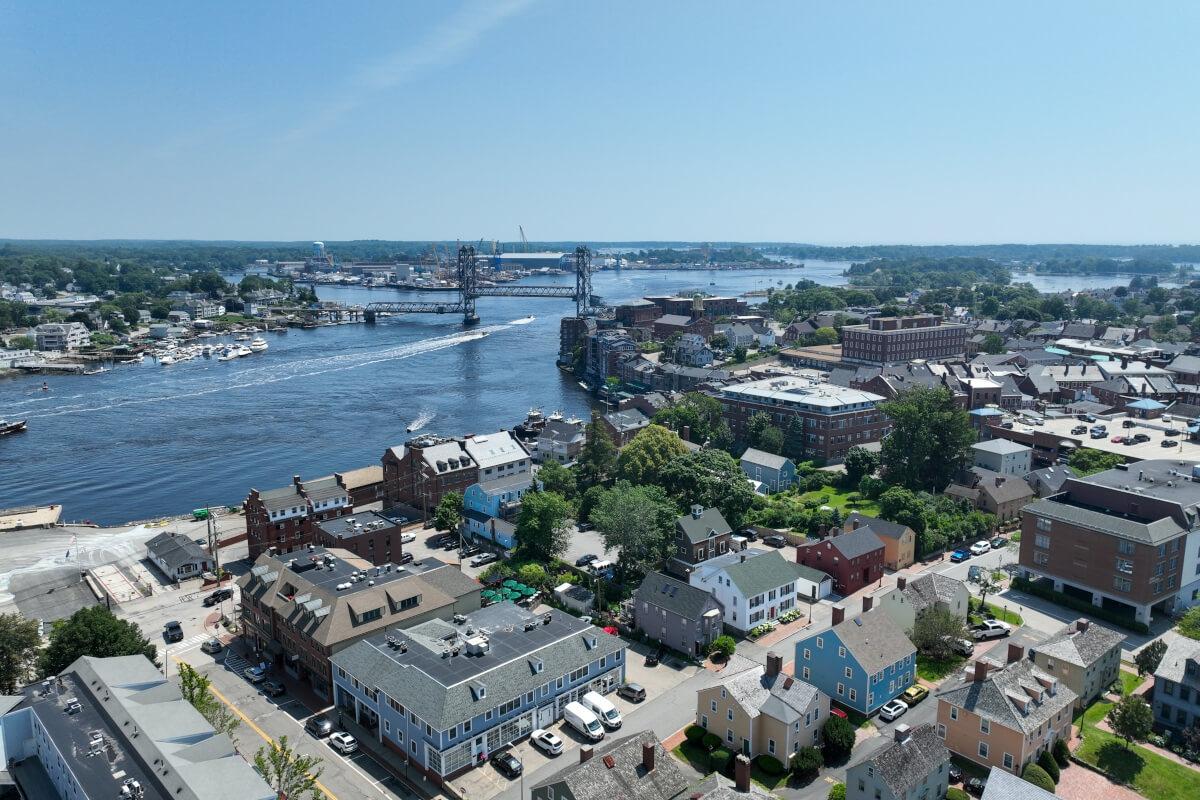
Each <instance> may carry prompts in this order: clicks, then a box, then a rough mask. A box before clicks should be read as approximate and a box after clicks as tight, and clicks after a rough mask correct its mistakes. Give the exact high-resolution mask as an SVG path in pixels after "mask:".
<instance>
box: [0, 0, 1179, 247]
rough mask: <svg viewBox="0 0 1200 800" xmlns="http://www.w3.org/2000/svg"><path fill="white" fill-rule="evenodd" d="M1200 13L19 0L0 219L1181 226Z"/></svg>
mask: <svg viewBox="0 0 1200 800" xmlns="http://www.w3.org/2000/svg"><path fill="white" fill-rule="evenodd" d="M1198 22H1200V4H1195V3H1167V2H1155V3H1103V2H1044V0H1043V1H1042V2H1005V3H990V4H984V3H964V2H961V0H960V1H959V2H945V3H939V2H928V3H926V2H913V3H908V2H905V3H885V2H877V3H855V2H830V3H810V2H800V0H795V1H794V2H786V3H753V4H747V3H712V4H709V3H703V2H686V3H685V2H664V3H646V2H621V1H620V0H605V1H604V2H587V3H583V2H566V0H559V1H554V2H550V1H548V0H492V1H490V2H468V3H463V4H458V5H456V4H453V3H449V2H447V3H440V2H438V3H434V2H428V3H420V4H418V3H409V2H351V3H298V2H253V3H244V2H238V3H234V2H227V3H223V2H213V3H189V4H183V3H158V4H153V3H144V2H141V3H132V2H121V1H120V0H109V1H108V2H103V3H97V2H61V3H53V4H51V3H15V2H11V1H10V0H0V102H2V106H0V107H2V108H3V115H4V122H3V123H2V124H0V181H2V182H3V190H2V191H0V236H4V237H29V238H47V237H55V238H119V237H137V238H196V239H218V238H220V239H261V240H265V239H301V240H302V239H329V240H338V239H351V238H381V239H428V238H451V239H453V238H462V239H464V240H471V239H479V238H485V239H491V238H499V239H513V238H515V237H516V231H517V225H518V224H521V225H524V226H525V230H526V232H527V233H528V235H529V236H530V238H531V239H567V240H570V239H586V240H592V241H596V240H617V239H625V240H631V239H661V240H666V239H688V240H743V241H751V240H754V241H761V240H785V241H804V242H819V243H831V244H842V243H872V242H918V243H925V242H964V243H971V242H1046V241H1054V242H1183V241H1193V242H1194V241H1197V240H1198V239H1200V236H1198V235H1197V233H1196V230H1197V228H1196V218H1197V217H1196V212H1195V207H1196V196H1197V193H1198V192H1200V159H1198V158H1197V156H1198V155H1200V144H1198V142H1200V124H1198V123H1200V103H1198V102H1197V101H1198V100H1200V98H1198V96H1197V95H1198V88H1197V87H1198V86H1200V82H1198V81H1197V79H1196V75H1197V63H1196V48H1195V42H1196V41H1197V34H1200V25H1198V24H1197V23H1198Z"/></svg>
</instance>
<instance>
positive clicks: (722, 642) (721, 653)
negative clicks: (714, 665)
mask: <svg viewBox="0 0 1200 800" xmlns="http://www.w3.org/2000/svg"><path fill="white" fill-rule="evenodd" d="M736 650H737V642H735V641H734V640H733V637H732V636H729V635H726V634H723V635H721V636H718V637H717V638H715V639H713V640H712V644H710V645H709V646H708V655H709V657H710V658H712V659H713V660H717V659H720V660H722V661H724V660H727V659H728V658H729V657H730V656H732V655H733V654H734V652H735V651H736Z"/></svg>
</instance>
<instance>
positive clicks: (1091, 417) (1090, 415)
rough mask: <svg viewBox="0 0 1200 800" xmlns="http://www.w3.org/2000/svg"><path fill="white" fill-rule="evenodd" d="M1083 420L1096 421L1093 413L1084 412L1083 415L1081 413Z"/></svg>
mask: <svg viewBox="0 0 1200 800" xmlns="http://www.w3.org/2000/svg"><path fill="white" fill-rule="evenodd" d="M1083 421H1084V422H1095V421H1096V415H1095V414H1084V415H1083Z"/></svg>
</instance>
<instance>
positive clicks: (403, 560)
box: [396, 553, 413, 564]
mask: <svg viewBox="0 0 1200 800" xmlns="http://www.w3.org/2000/svg"><path fill="white" fill-rule="evenodd" d="M412 560H413V554H412V553H401V554H400V557H399V558H397V559H396V563H397V564H407V563H408V562H410V561H412Z"/></svg>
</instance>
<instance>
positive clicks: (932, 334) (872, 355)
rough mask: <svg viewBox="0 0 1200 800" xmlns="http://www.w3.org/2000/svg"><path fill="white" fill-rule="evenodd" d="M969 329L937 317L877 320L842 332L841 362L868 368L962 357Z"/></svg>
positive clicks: (850, 326) (925, 316) (875, 318)
mask: <svg viewBox="0 0 1200 800" xmlns="http://www.w3.org/2000/svg"><path fill="white" fill-rule="evenodd" d="M966 349H967V326H966V325H963V324H961V323H957V322H943V321H942V318H941V316H939V315H937V314H918V315H915V316H911V317H874V318H872V319H871V320H870V321H869V322H868V323H867V324H866V325H846V326H844V327H843V328H842V359H843V360H845V361H849V362H861V363H866V364H894V363H897V362H901V361H911V360H913V359H914V358H924V359H939V358H953V357H955V356H959V357H961V356H963V355H964V354H965V353H966Z"/></svg>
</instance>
